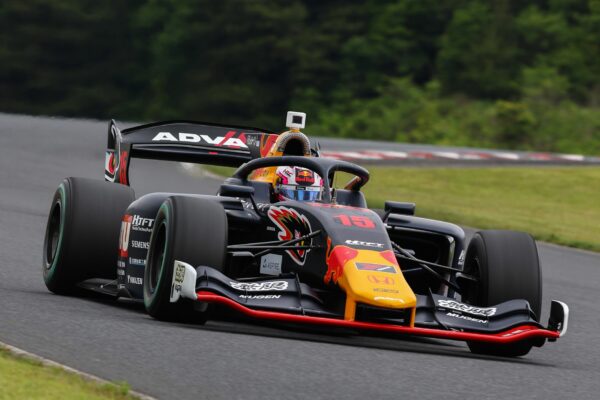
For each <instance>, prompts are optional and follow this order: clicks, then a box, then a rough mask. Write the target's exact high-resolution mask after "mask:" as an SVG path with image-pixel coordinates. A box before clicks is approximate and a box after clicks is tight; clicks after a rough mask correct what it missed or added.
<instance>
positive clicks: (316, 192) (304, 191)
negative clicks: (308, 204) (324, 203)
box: [279, 185, 322, 201]
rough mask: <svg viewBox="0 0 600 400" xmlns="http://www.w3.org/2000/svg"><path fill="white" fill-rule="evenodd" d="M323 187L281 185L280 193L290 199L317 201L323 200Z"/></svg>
mask: <svg viewBox="0 0 600 400" xmlns="http://www.w3.org/2000/svg"><path fill="white" fill-rule="evenodd" d="M321 192H322V189H321V188H320V187H306V186H295V185H281V186H280V188H279V194H280V195H282V196H283V197H285V198H286V199H290V200H297V201H317V200H321Z"/></svg>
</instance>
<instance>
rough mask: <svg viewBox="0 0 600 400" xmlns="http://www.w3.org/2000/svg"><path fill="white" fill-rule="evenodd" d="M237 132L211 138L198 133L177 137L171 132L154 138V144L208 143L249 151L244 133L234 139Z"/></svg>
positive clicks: (183, 133) (159, 134)
mask: <svg viewBox="0 0 600 400" xmlns="http://www.w3.org/2000/svg"><path fill="white" fill-rule="evenodd" d="M235 134H236V131H229V132H227V134H226V135H225V136H216V137H211V136H209V135H201V134H196V133H187V132H179V133H177V136H175V135H174V134H172V133H171V132H159V133H158V134H157V135H156V136H154V137H153V138H152V141H153V142H184V143H206V144H209V145H212V146H217V147H231V148H244V149H247V148H248V146H247V145H246V143H245V142H246V136H245V135H244V134H243V133H242V134H241V135H239V137H234V136H235Z"/></svg>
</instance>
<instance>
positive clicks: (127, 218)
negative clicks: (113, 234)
mask: <svg viewBox="0 0 600 400" xmlns="http://www.w3.org/2000/svg"><path fill="white" fill-rule="evenodd" d="M132 219H133V217H132V216H131V215H124V216H123V219H122V220H121V234H120V235H119V256H120V257H127V254H128V252H127V248H128V247H129V234H130V232H131V221H132Z"/></svg>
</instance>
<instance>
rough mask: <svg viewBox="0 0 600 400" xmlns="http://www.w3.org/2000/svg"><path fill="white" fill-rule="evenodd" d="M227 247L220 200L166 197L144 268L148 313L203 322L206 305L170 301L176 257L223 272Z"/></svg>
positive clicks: (195, 265)
mask: <svg viewBox="0 0 600 400" xmlns="http://www.w3.org/2000/svg"><path fill="white" fill-rule="evenodd" d="M226 248H227V216H226V214H225V210H224V209H223V207H222V206H221V205H220V204H219V203H216V202H215V201H211V200H209V199H203V198H198V197H184V196H173V197H170V198H168V199H167V200H165V202H164V203H163V204H162V205H161V206H160V208H159V210H158V213H157V215H156V219H155V221H154V228H153V230H152V235H151V237H150V248H149V250H148V255H147V259H146V269H145V271H144V305H145V306H146V311H147V312H148V314H150V315H151V316H152V317H154V318H156V319H159V320H170V321H172V320H180V321H181V320H184V321H189V320H192V321H193V322H197V323H203V322H205V321H206V318H207V316H208V310H207V308H206V305H204V306H203V307H202V306H200V307H198V304H197V303H196V304H194V302H193V301H190V300H186V299H183V300H179V301H178V302H176V303H171V302H170V293H171V281H172V279H173V263H174V262H175V260H179V261H183V262H186V263H188V264H191V265H192V266H194V267H197V266H200V265H204V266H209V267H213V268H215V269H217V270H218V271H223V267H224V265H225V257H226ZM182 303H183V304H182ZM195 305H196V307H194V306H195Z"/></svg>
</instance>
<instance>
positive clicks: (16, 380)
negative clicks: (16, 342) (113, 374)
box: [0, 346, 138, 400]
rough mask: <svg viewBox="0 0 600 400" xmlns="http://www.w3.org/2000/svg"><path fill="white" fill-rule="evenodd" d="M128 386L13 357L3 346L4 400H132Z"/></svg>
mask: <svg viewBox="0 0 600 400" xmlns="http://www.w3.org/2000/svg"><path fill="white" fill-rule="evenodd" d="M137 398H138V397H135V396H132V395H130V394H129V386H128V385H127V384H126V383H116V384H113V383H107V384H102V383H99V382H95V381H92V380H90V379H86V378H84V377H82V376H79V375H76V374H74V373H71V372H67V371H65V370H63V369H61V368H58V367H53V366H47V365H43V364H42V363H41V362H39V361H37V360H33V359H30V358H27V357H24V356H19V355H15V354H13V353H11V352H10V351H8V350H7V349H5V348H3V347H1V346H0V400H9V399H10V400H12V399H28V400H29V399H32V400H35V399H44V400H46V399H60V400H75V399H86V400H88V399H89V400H95V399H98V400H106V399H113V400H129V399H137Z"/></svg>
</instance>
